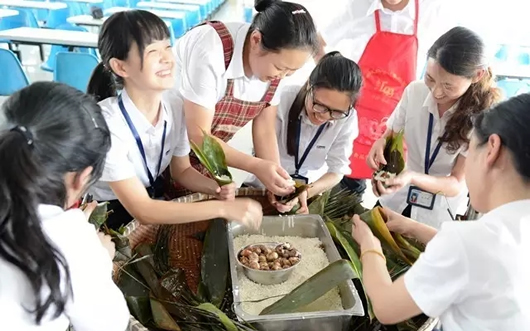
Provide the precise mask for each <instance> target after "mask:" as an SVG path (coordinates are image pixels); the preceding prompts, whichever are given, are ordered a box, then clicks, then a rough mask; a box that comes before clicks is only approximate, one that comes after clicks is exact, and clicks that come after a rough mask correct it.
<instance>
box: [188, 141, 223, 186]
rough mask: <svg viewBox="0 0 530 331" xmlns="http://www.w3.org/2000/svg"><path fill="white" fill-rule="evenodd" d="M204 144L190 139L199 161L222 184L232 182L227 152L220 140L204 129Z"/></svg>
mask: <svg viewBox="0 0 530 331" xmlns="http://www.w3.org/2000/svg"><path fill="white" fill-rule="evenodd" d="M203 137H204V138H203V140H202V146H199V145H197V144H196V143H194V142H193V141H190V146H191V149H192V150H193V152H194V153H195V155H196V156H197V158H198V159H199V162H200V163H201V164H202V165H203V166H204V167H205V168H206V169H207V170H208V172H209V173H210V175H211V176H212V178H213V179H214V180H215V181H216V182H217V184H219V185H220V186H223V185H226V184H230V183H232V174H230V171H228V165H227V163H226V156H225V152H224V151H223V147H222V146H221V144H219V142H218V141H217V140H216V139H215V138H214V137H213V136H211V135H209V134H207V133H206V132H205V131H204V130H203Z"/></svg>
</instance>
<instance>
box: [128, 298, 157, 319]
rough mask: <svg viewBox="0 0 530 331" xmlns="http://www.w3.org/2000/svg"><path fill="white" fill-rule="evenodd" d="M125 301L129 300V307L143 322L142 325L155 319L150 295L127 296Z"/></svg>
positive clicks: (135, 316)
mask: <svg viewBox="0 0 530 331" xmlns="http://www.w3.org/2000/svg"><path fill="white" fill-rule="evenodd" d="M125 301H127V307H129V311H130V312H131V314H132V315H133V316H134V318H136V319H137V320H138V321H139V322H140V323H142V325H146V324H147V323H149V321H150V320H152V319H153V313H152V311H151V302H150V300H149V297H147V296H144V297H133V296H126V297H125Z"/></svg>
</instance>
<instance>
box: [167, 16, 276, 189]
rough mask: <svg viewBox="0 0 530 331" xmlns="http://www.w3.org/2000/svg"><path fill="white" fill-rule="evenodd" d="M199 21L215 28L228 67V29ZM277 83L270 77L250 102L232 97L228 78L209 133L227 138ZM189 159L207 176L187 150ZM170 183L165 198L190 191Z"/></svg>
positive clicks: (271, 93) (231, 45) (266, 99)
mask: <svg viewBox="0 0 530 331" xmlns="http://www.w3.org/2000/svg"><path fill="white" fill-rule="evenodd" d="M203 24H208V25H210V26H211V27H213V28H214V29H215V31H217V34H219V37H220V38H221V41H222V43H223V51H224V58H225V68H226V69H228V66H229V65H230V61H231V60H232V55H233V53H234V40H233V39H232V36H231V35H230V32H229V31H228V29H227V28H226V26H225V25H224V24H223V23H222V22H217V21H211V22H205V23H203ZM201 25H202V24H201ZM279 83H280V80H279V79H275V80H273V81H271V83H270V85H269V89H268V90H267V92H266V93H265V95H264V96H263V98H262V99H261V100H260V101H258V102H252V101H244V100H240V99H237V98H235V97H234V80H233V79H228V81H227V85H226V92H225V95H224V97H223V98H222V99H221V100H219V101H218V102H217V103H216V104H215V114H214V118H213V121H212V127H211V133H212V134H213V135H214V136H216V137H217V138H219V139H221V140H222V141H224V142H228V141H229V140H230V139H232V137H233V136H234V134H235V133H236V132H237V131H239V129H241V128H242V127H244V126H245V125H246V124H247V123H248V122H250V121H252V120H253V119H254V118H256V117H257V116H258V115H259V114H260V113H261V111H262V110H263V109H265V108H267V107H269V106H270V102H271V100H272V98H273V97H274V93H275V92H276V88H277V87H278V84H279ZM190 162H191V165H192V166H193V167H194V168H195V169H197V170H198V171H199V172H200V173H202V174H203V175H205V176H208V177H210V176H209V173H208V170H206V168H204V167H203V166H202V165H201V164H200V163H199V160H198V159H197V157H196V156H195V154H194V153H193V152H192V153H190ZM164 177H165V178H171V176H169V172H167V173H166V176H164ZM171 186H172V187H170V188H168V189H166V195H167V196H166V197H167V198H170V199H173V198H176V197H179V196H183V195H187V194H190V193H192V192H191V191H189V190H186V189H185V188H184V187H182V186H181V185H179V184H177V183H176V182H173V185H171Z"/></svg>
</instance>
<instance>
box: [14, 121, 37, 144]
mask: <svg viewBox="0 0 530 331" xmlns="http://www.w3.org/2000/svg"><path fill="white" fill-rule="evenodd" d="M11 131H16V132H18V133H20V134H21V135H23V136H24V138H26V142H27V143H28V145H30V146H31V145H33V135H32V134H31V132H29V130H28V129H27V128H26V127H25V126H22V125H17V126H15V127H14V128H12V129H11Z"/></svg>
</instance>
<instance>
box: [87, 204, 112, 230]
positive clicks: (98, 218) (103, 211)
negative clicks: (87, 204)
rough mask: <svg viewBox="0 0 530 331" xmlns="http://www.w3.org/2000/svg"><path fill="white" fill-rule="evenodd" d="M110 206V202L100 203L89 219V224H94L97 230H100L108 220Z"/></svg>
mask: <svg viewBox="0 0 530 331" xmlns="http://www.w3.org/2000/svg"><path fill="white" fill-rule="evenodd" d="M108 205H109V203H108V202H102V203H99V204H98V205H97V207H96V209H94V211H93V212H92V214H90V217H89V218H88V222H89V223H90V224H93V225H94V226H95V227H96V229H97V230H99V229H100V228H101V226H102V225H103V224H104V223H105V221H106V220H107V212H108V210H107V209H108Z"/></svg>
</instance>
